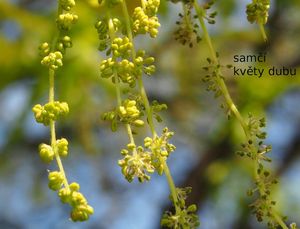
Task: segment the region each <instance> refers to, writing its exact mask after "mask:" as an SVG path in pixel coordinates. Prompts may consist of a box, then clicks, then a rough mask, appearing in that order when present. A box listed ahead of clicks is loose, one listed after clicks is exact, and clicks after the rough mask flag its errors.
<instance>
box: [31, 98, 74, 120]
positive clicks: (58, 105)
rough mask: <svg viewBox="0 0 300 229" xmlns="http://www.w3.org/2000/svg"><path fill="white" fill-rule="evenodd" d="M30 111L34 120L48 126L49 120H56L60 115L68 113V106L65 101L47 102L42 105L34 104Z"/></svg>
mask: <svg viewBox="0 0 300 229" xmlns="http://www.w3.org/2000/svg"><path fill="white" fill-rule="evenodd" d="M32 111H33V113H34V117H35V120H36V121H37V122H38V123H42V124H44V125H45V126H48V125H49V123H50V121H56V120H58V119H59V118H60V117H63V116H65V115H67V114H68V113H69V106H68V104H67V103H66V102H59V101H55V102H49V103H47V104H45V105H44V106H42V105H40V104H36V105H35V106H34V107H33V108H32Z"/></svg>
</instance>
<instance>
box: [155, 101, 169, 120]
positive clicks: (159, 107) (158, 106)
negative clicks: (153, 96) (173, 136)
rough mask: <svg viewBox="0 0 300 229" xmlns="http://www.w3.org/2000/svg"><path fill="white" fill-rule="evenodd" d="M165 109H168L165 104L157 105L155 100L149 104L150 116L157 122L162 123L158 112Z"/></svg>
mask: <svg viewBox="0 0 300 229" xmlns="http://www.w3.org/2000/svg"><path fill="white" fill-rule="evenodd" d="M166 109H168V106H167V104H164V103H159V102H158V101H157V100H153V101H152V103H151V110H152V114H153V116H154V118H155V119H156V121H157V122H162V118H161V116H160V115H159V113H158V112H160V111H162V110H166Z"/></svg>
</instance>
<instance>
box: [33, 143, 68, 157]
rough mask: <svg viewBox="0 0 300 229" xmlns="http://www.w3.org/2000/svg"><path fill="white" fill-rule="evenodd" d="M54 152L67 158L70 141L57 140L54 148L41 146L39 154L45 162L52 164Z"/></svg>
mask: <svg viewBox="0 0 300 229" xmlns="http://www.w3.org/2000/svg"><path fill="white" fill-rule="evenodd" d="M54 152H57V153H58V154H59V156H61V157H66V156H67V155H68V141H67V139H65V138H61V139H58V140H56V144H55V146H54V148H53V147H52V146H50V145H47V144H44V143H42V144H40V145H39V154H40V157H41V159H42V161H43V162H45V163H50V162H51V161H52V160H53V158H54V155H55V154H54Z"/></svg>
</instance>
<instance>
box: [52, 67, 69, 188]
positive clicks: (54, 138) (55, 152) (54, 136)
mask: <svg viewBox="0 0 300 229" xmlns="http://www.w3.org/2000/svg"><path fill="white" fill-rule="evenodd" d="M54 76H55V72H54V70H53V69H49V102H50V103H53V102H54ZM50 135H51V147H52V149H53V151H54V155H55V159H56V162H57V166H58V168H59V171H60V173H61V174H62V176H63V183H64V186H65V187H66V188H67V189H69V183H68V180H67V177H66V174H65V170H64V167H63V165H62V162H61V159H60V156H59V154H58V152H57V150H56V133H55V121H50Z"/></svg>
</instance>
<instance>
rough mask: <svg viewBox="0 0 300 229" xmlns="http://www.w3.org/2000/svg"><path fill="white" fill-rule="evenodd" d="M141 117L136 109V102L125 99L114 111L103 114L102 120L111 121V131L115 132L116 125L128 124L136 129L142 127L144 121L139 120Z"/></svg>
mask: <svg viewBox="0 0 300 229" xmlns="http://www.w3.org/2000/svg"><path fill="white" fill-rule="evenodd" d="M141 115H142V113H141V111H140V110H139V109H138V104H137V102H136V101H135V100H130V99H126V100H124V101H123V102H122V104H121V106H119V107H118V108H116V109H115V110H114V111H110V112H106V113H104V114H103V115H102V119H103V120H105V121H106V120H107V121H111V129H112V130H113V131H116V130H117V125H118V123H123V124H130V125H133V126H137V127H140V126H143V125H144V121H143V120H141V119H139V118H140V117H141Z"/></svg>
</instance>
